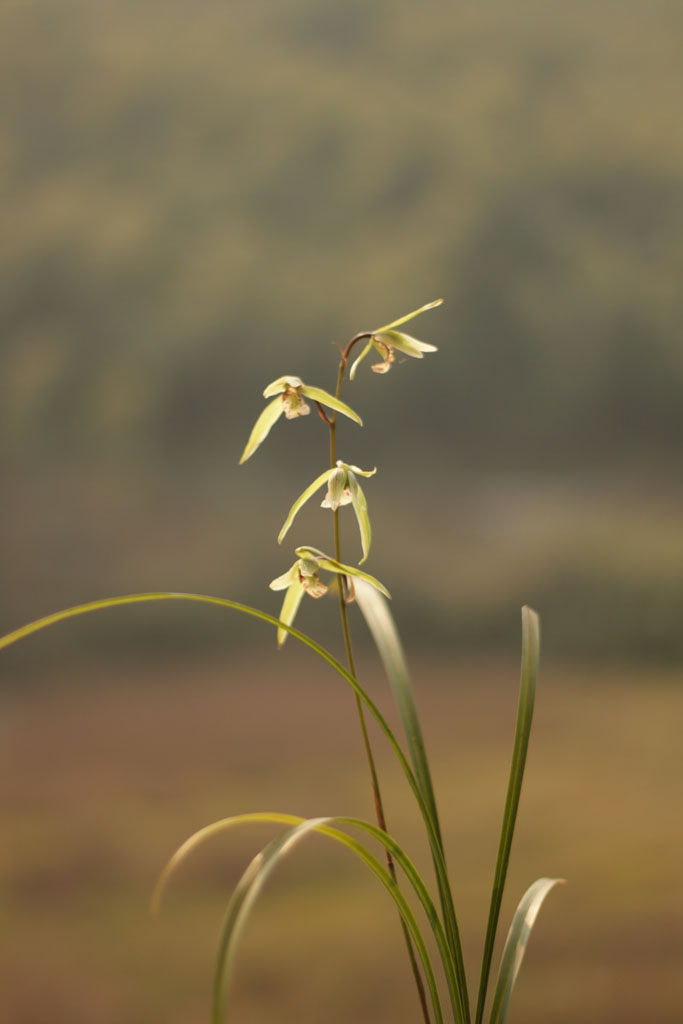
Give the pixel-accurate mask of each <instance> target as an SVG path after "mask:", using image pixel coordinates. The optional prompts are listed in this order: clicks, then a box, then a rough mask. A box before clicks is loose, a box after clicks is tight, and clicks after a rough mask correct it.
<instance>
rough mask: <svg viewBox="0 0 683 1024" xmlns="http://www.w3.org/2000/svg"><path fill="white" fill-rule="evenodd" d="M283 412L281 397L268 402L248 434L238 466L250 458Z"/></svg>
mask: <svg viewBox="0 0 683 1024" xmlns="http://www.w3.org/2000/svg"><path fill="white" fill-rule="evenodd" d="M283 412H284V406H283V404H282V399H281V398H280V397H279V396H278V398H275V399H273V401H272V402H269V403H268V405H267V406H266V407H265V409H264V410H263V412H262V413H261V415H260V416H259V418H258V419H257V420H256V423H255V424H254V427H253V430H252V432H251V434H250V435H249V440H248V441H247V444H246V447H245V449H244V451H243V452H242V458H241V459H240V466H241V465H242V463H243V462H246V461H247V459H249V458H251V456H252V455H253V454H254V452H255V451H256V449H257V448H258V446H259V445H260V444H261V443H262V442H263V441H265V439H266V438H267V437H268V434H269V433H270V430H271V427H272V426H273V424H274V423H276V422H277V421H278V420H279V418H280V416H282V413H283Z"/></svg>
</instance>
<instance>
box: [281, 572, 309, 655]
mask: <svg viewBox="0 0 683 1024" xmlns="http://www.w3.org/2000/svg"><path fill="white" fill-rule="evenodd" d="M294 568H296V566H294ZM304 593H305V590H304V586H303V584H302V583H301V582H300V580H299V579H298V577H297V579H296V580H295V582H294V583H292V584H291V585H290V586H289V587H288V589H287V593H286V594H285V599H284V601H283V602H282V608H281V609H280V622H283V623H284V624H285V625H286V626H291V625H292V623H293V622H294V619H295V617H296V613H297V612H298V610H299V605H300V604H301V599H302V598H303V596H304ZM287 636H288V632H287V630H286V629H283V628H282V626H278V630H277V645H278V647H282V645H283V644H284V642H285V640H286V639H287Z"/></svg>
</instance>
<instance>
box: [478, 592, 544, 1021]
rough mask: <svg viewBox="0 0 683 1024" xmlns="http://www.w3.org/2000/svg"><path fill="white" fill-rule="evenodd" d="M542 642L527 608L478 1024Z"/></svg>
mask: <svg viewBox="0 0 683 1024" xmlns="http://www.w3.org/2000/svg"><path fill="white" fill-rule="evenodd" d="M540 642H541V641H540V624H539V620H538V615H537V614H536V612H535V611H533V609H532V608H529V607H528V606H527V605H525V606H524V607H523V608H522V669H521V679H520V686H519V704H518V708H517V724H516V727H515V740H514V744H513V748H512V763H511V765H510V777H509V780H508V788H507V795H506V797H505V809H504V811H503V823H502V826H501V832H500V842H499V844H498V856H497V858H496V869H495V873H494V877H493V888H492V891H491V905H490V908H489V918H488V923H487V926H486V938H485V940H484V954H483V957H482V964H481V976H480V980H479V994H478V996H477V1011H476V1016H475V1024H481V1021H482V1019H483V1016H484V1005H485V1003H486V992H487V988H488V982H489V975H490V973H491V959H492V957H493V947H494V944H495V941H496V931H497V929H498V918H499V916H500V905H501V902H502V899H503V890H504V889H505V879H506V878H507V869H508V864H509V862H510V849H511V847H512V837H513V835H514V831H515V823H516V821H517V810H518V808H519V797H520V793H521V791H522V782H523V779H524V767H525V765H526V755H527V750H528V748H529V735H530V733H531V723H532V720H533V716H534V701H535V698H536V678H537V676H538V659H539V654H540Z"/></svg>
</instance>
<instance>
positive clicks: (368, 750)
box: [329, 334, 430, 1024]
mask: <svg viewBox="0 0 683 1024" xmlns="http://www.w3.org/2000/svg"><path fill="white" fill-rule="evenodd" d="M363 337H365V335H362V334H361V335H356V337H355V338H352V339H351V341H350V342H349V344H348V345H347V347H346V350H345V351H344V352H343V353H342V358H341V360H340V362H339V372H338V375H337V388H336V392H335V394H336V397H337V398H339V397H340V394H341V386H342V382H343V380H344V373H345V371H346V365H347V362H348V357H349V353H350V351H351V348H352V347H353V345H354V344H355V342H356V341H360V340H361V338H363ZM329 426H330V468H331V469H334V467H335V466H336V464H337V414H336V413H335V414H334V416H333V417H332V419H331V420H330V424H329ZM333 521H334V557H335V558H336V560H337V561H338V562H340V561H341V540H340V533H339V509H338V508H335V509H334V510H333ZM345 589H346V579H345V578H344V577H340V579H339V586H338V594H339V617H340V619H341V627H342V633H343V636H344V648H345V650H346V661H347V664H348V667H349V672H350V673H351V675H352V676H353V678H354V679H356V678H357V676H356V664H355V660H354V657H353V647H352V645H351V632H350V630H349V619H348V614H347V611H346V593H345ZM355 697H356V710H357V712H358V721H359V723H360V730H361V734H362V736H363V746H364V747H365V756H366V759H367V762H368V768H369V770H370V779H371V781H372V795H373V799H374V803H375V815H376V818H377V824H378V825H379V827H380V829H381V830H382V832H388V829H387V823H386V817H385V815H384V804H383V802H382V793H381V790H380V786H379V777H378V775H377V766H376V764H375V758H374V755H373V753H372V745H371V743H370V736H369V734H368V728H367V723H366V720H365V713H364V711H363V704H362V702H361V700H360V698H359V696H358V694H356V695H355ZM384 852H385V854H386V859H387V868H388V870H389V874H390V875H391V878H392V881H393V882H394V883H395V884H396V885H398V880H397V878H396V867H395V865H394V859H393V857H392V855H391V852H390V851H389V849H388V848H387V847H385V850H384ZM401 930H402V932H403V938H404V940H405V944H406V949H407V951H408V958H409V960H410V967H411V970H412V973H413V978H414V979H415V987H416V988H417V994H418V997H419V1000H420V1008H421V1010H422V1018H423V1020H424V1022H425V1024H430V1018H429V1008H428V1006H427V994H426V992H425V987H424V982H423V980H422V975H421V973H420V968H419V965H418V962H417V957H416V955H415V950H414V948H413V942H412V939H411V937H410V932H409V931H408V927H407V925H406V923H405V921H404V920H403V918H401Z"/></svg>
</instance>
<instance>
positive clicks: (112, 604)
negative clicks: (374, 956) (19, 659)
mask: <svg viewBox="0 0 683 1024" xmlns="http://www.w3.org/2000/svg"><path fill="white" fill-rule="evenodd" d="M154 601H194V602H197V603H199V604H208V605H216V606H217V607H219V608H229V609H231V610H233V611H238V612H241V613H243V614H245V615H251V616H253V617H254V618H256V619H260V620H261V621H262V622H266V623H268V624H269V625H271V626H277V627H278V628H280V627H282V628H284V629H285V630H286V631H287V633H289V634H290V635H291V636H293V637H294V638H295V639H296V640H298V641H299V642H300V643H302V644H304V645H305V646H306V647H308V648H310V649H311V650H312V651H314V652H315V653H316V654H317V655H318V656H319V657H320V658H322V659H323V661H326V662H327V664H328V665H330V666H331V667H332V668H333V669H334V671H335V672H336V673H337V674H338V675H339V676H341V678H342V679H343V680H344V681H345V682H346V683H347V684H348V686H350V687H351V689H352V690H353V691H354V693H355V694H356V695H357V697H358V699H359V700H361V701H362V703H363V704H364V705H365V707H366V708H367V709H368V711H369V712H370V714H371V715H372V717H373V718H374V720H375V721H376V722H377V725H378V726H379V728H380V730H381V732H382V733H383V735H384V737H385V739H386V740H387V742H388V744H389V746H390V747H391V749H392V751H393V753H394V755H395V757H396V759H397V761H398V763H399V764H400V766H401V770H402V771H403V774H404V775H405V778H406V781H407V782H408V785H409V787H410V790H411V792H412V794H413V796H414V797H415V802H416V803H417V806H418V809H419V811H420V815H421V817H422V820H423V821H424V824H425V829H426V831H427V837H428V840H429V843H430V845H432V844H433V843H435V842H436V840H435V838H434V835H433V825H432V821H431V818H430V815H429V811H428V809H427V805H426V803H425V801H424V798H423V796H422V792H421V790H420V787H419V786H418V783H417V779H416V778H415V775H414V773H413V770H412V769H411V767H410V764H409V763H408V759H407V758H406V756H405V754H404V753H403V750H402V749H401V745H400V743H399V742H398V740H397V739H396V736H395V735H394V733H393V731H392V729H391V728H390V726H389V724H388V722H387V721H386V719H385V718H384V716H383V715H382V712H381V711H380V710H379V708H378V707H377V705H376V704H375V702H374V701H373V700H372V698H371V697H370V696H369V695H368V694H367V693H366V691H365V690H364V689H363V687H362V686H361V685H360V683H359V682H358V680H357V679H356V678H355V676H353V675H351V673H350V672H349V671H348V670H347V669H345V668H344V666H343V665H342V664H341V662H340V661H338V660H337V659H336V658H335V657H334V655H333V654H330V652H329V651H328V650H326V648H324V647H323V646H322V645H321V644H319V643H317V642H316V641H315V640H313V639H312V638H311V637H310V636H307V635H306V634H305V633H302V632H301V630H299V629H295V628H294V626H289V625H287V624H286V623H284V622H281V621H280V619H276V618H275V617H274V616H273V615H269V614H268V612H263V611H261V610H260V608H252V607H250V606H249V605H245V604H239V603H238V602H237V601H230V600H228V599H227V598H224V597H212V596H210V595H208V594H186V593H181V592H175V591H158V592H155V593H144V594H126V595H124V596H122V597H110V598H104V599H102V600H99V601H89V602H87V603H86V604H80V605H74V606H72V607H71V608H64V609H62V610H61V611H58V612H53V613H52V614H51V615H45V616H43V617H42V618H40V619H34V621H33V622H28V623H26V624H25V625H24V626H20V627H19V628H18V629H14V630H12V631H11V632H10V633H6V634H5V635H4V636H2V637H0V650H2V649H3V648H5V647H9V646H11V645H12V644H14V643H17V642H18V641H19V640H23V639H25V638H26V637H28V636H31V635H32V634H33V633H38V632H39V631H40V630H42V629H46V628H47V627H48V626H53V625H56V624H57V623H59V622H64V621H66V620H68V619H72V618H76V617H78V616H80V615H87V614H90V613H91V612H96V611H102V610H105V609H110V608H118V607H121V606H125V605H134V604H145V603H149V602H154ZM438 870H440V871H442V872H443V871H445V865H444V864H443V863H441V864H440V865H439V868H438Z"/></svg>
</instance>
